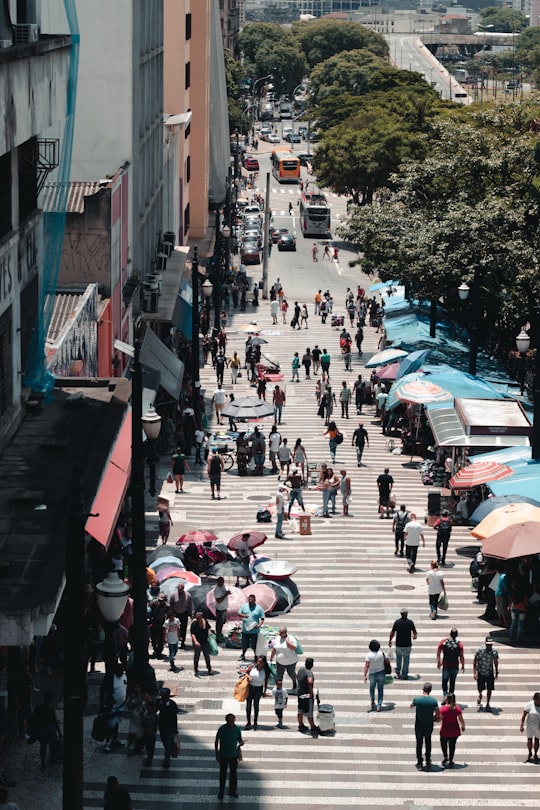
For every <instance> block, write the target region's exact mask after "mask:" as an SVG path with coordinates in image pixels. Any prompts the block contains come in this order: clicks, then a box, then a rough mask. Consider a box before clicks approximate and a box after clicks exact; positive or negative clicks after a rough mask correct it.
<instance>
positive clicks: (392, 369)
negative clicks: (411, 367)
mask: <svg viewBox="0 0 540 810" xmlns="http://www.w3.org/2000/svg"><path fill="white" fill-rule="evenodd" d="M399 366H400V364H399V363H390V365H389V366H383V367H382V368H378V369H377V371H376V372H375V376H376V377H377V379H378V380H395V379H396V378H397V375H398V372H399Z"/></svg>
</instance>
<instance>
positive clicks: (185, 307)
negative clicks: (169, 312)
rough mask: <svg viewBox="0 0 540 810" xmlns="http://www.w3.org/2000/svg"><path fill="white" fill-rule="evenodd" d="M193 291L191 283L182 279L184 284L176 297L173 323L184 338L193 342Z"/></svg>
mask: <svg viewBox="0 0 540 810" xmlns="http://www.w3.org/2000/svg"><path fill="white" fill-rule="evenodd" d="M192 301H193V290H192V287H191V281H189V282H188V281H187V279H182V284H181V286H180V290H179V291H178V295H177V297H176V305H175V307H174V314H173V323H174V325H175V326H176V328H177V329H178V330H179V331H180V332H182V334H183V335H184V337H186V338H188V340H191V338H192V332H193V306H192Z"/></svg>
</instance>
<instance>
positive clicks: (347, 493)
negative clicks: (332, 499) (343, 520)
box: [339, 470, 351, 517]
mask: <svg viewBox="0 0 540 810" xmlns="http://www.w3.org/2000/svg"><path fill="white" fill-rule="evenodd" d="M339 473H340V475H341V479H340V481H339V491H340V492H341V498H342V500H343V516H344V517H347V516H348V514H349V506H350V504H351V478H350V476H349V475H347V470H340V471H339Z"/></svg>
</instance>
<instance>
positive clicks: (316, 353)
mask: <svg viewBox="0 0 540 810" xmlns="http://www.w3.org/2000/svg"><path fill="white" fill-rule="evenodd" d="M321 354H322V352H321V350H320V349H319V346H318V345H317V344H315V346H314V347H313V351H312V352H311V357H312V359H313V373H314V375H315V376H317V375H318V373H319V369H320V367H321Z"/></svg>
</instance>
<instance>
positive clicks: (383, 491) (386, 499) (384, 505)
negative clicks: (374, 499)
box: [377, 467, 394, 520]
mask: <svg viewBox="0 0 540 810" xmlns="http://www.w3.org/2000/svg"><path fill="white" fill-rule="evenodd" d="M393 486H394V479H393V478H392V476H391V475H390V468H389V467H385V468H384V472H383V473H381V474H380V475H379V477H378V478H377V487H378V488H379V516H380V518H381V520H382V519H383V518H384V515H385V513H386V517H387V518H389V517H391V512H392V501H391V494H392V487H393Z"/></svg>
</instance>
